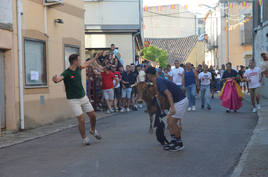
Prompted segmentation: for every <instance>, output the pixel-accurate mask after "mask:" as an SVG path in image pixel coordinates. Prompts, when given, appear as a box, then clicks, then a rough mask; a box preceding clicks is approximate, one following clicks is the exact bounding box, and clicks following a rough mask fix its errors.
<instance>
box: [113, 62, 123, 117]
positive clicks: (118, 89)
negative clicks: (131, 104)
mask: <svg viewBox="0 0 268 177" xmlns="http://www.w3.org/2000/svg"><path fill="white" fill-rule="evenodd" d="M112 72H113V74H114V75H115V78H116V79H117V80H118V82H117V85H116V80H114V110H115V111H116V112H117V111H119V105H120V100H121V87H120V83H119V82H120V81H121V74H120V72H118V71H116V66H114V65H113V66H112Z"/></svg>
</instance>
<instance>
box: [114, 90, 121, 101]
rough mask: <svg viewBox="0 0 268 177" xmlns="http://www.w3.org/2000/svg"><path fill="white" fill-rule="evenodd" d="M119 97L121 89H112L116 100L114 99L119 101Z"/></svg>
mask: <svg viewBox="0 0 268 177" xmlns="http://www.w3.org/2000/svg"><path fill="white" fill-rule="evenodd" d="M121 95H122V93H121V87H119V88H115V89H114V98H116V99H118V100H119V99H121Z"/></svg>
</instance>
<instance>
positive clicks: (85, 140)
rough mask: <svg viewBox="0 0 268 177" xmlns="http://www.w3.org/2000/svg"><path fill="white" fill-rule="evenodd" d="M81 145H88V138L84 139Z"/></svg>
mask: <svg viewBox="0 0 268 177" xmlns="http://www.w3.org/2000/svg"><path fill="white" fill-rule="evenodd" d="M82 143H83V144H84V145H90V142H89V138H88V137H86V138H84V139H83V141H82Z"/></svg>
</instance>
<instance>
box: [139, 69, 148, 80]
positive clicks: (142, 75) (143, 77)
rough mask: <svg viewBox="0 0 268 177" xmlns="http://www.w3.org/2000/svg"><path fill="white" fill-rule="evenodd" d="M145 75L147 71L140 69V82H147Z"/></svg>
mask: <svg viewBox="0 0 268 177" xmlns="http://www.w3.org/2000/svg"><path fill="white" fill-rule="evenodd" d="M145 75H146V74H145V72H144V71H143V70H140V71H139V75H138V82H145Z"/></svg>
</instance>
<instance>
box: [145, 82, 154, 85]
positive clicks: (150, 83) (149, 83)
mask: <svg viewBox="0 0 268 177" xmlns="http://www.w3.org/2000/svg"><path fill="white" fill-rule="evenodd" d="M146 84H147V85H154V83H152V82H146Z"/></svg>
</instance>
